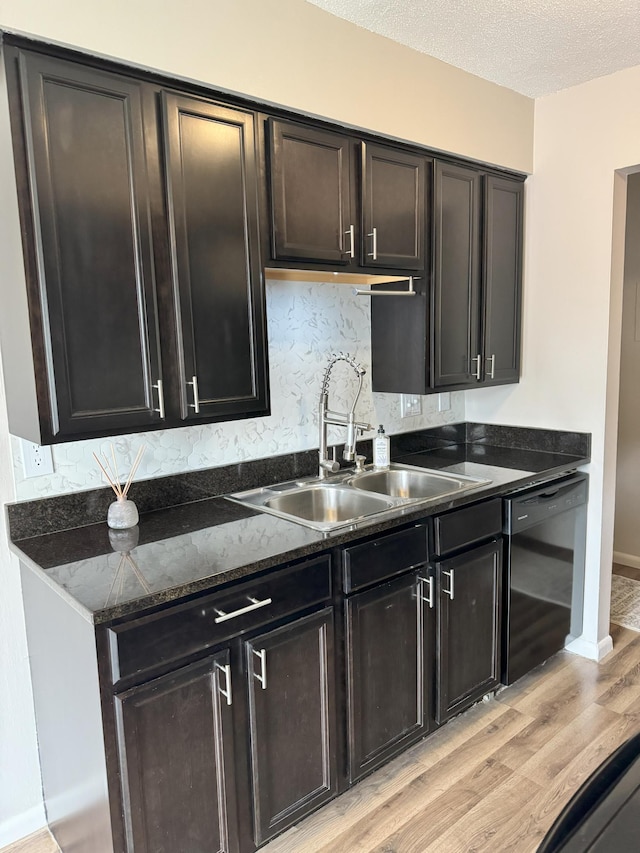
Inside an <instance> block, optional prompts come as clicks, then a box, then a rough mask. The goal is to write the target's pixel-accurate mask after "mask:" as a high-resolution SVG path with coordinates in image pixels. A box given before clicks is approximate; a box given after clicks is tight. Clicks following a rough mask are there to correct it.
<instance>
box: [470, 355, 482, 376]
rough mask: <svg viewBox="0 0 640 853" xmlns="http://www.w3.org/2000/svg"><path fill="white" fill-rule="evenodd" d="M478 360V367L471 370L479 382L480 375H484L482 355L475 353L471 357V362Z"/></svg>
mask: <svg viewBox="0 0 640 853" xmlns="http://www.w3.org/2000/svg"><path fill="white" fill-rule="evenodd" d="M474 361H476V362H477V364H476V369H475V370H472V371H471V375H472V376H474V377H475V378H476V379H477V380H478V382H479V381H480V377H481V376H482V356H481V355H480V354H478V355H474V356H473V358H472V359H471V363H472V364H473V362H474Z"/></svg>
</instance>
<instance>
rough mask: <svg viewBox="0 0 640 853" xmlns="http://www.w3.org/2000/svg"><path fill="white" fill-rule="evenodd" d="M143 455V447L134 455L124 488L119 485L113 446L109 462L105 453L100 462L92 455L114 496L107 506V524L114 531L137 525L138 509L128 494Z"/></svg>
mask: <svg viewBox="0 0 640 853" xmlns="http://www.w3.org/2000/svg"><path fill="white" fill-rule="evenodd" d="M143 453H144V445H142V446H141V447H140V448H139V449H138V453H137V454H136V458H135V460H134V462H133V465H132V466H131V470H130V471H129V476H128V477H127V479H126V482H125V484H124V486H122V485H121V484H120V478H119V477H118V465H117V463H116V454H115V451H114V449H113V445H111V460H112V461H111V462H110V461H109V459H107V455H106V454H105V453H103V454H102V461H100V459H99V458H98V456H97V455H96V454H95V453H94V454H93V458H94V459H95V460H96V462H97V463H98V466H99V467H100V470H101V471H102V473H103V474H104V476H105V477H106V478H107V482H108V483H109V485H110V486H111V488H112V489H113V492H114V494H115V496H116V500H115V501H114V502H113V503H112V504H110V505H109V509H108V511H107V524H108V525H109V527H112V528H113V529H114V530H122V529H123V528H126V527H135V525H136V524H137V523H138V519H139V516H138V507H137V506H136V505H135V503H134V502H133V501H132V500H129V498H128V494H129V489H130V488H131V483H132V482H133V478H134V477H135V474H136V471H137V470H138V466H139V465H140V461H141V460H142V454H143Z"/></svg>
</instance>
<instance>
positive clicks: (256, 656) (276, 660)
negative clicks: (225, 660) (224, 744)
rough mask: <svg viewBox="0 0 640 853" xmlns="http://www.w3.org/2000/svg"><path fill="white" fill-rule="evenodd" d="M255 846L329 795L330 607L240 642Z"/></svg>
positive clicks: (332, 784)
mask: <svg viewBox="0 0 640 853" xmlns="http://www.w3.org/2000/svg"><path fill="white" fill-rule="evenodd" d="M245 651H246V659H247V675H248V679H249V717H250V728H251V765H252V777H253V778H252V799H253V817H254V833H255V843H256V844H262V843H263V842H264V841H266V840H267V839H269V838H271V837H272V836H274V835H276V834H277V833H278V832H281V831H282V830H283V829H285V828H287V827H289V826H292V825H293V824H294V823H297V822H298V821H299V820H301V819H302V818H303V817H304V816H305V815H306V814H308V813H309V812H311V811H312V810H313V809H315V808H317V807H318V806H320V805H322V803H325V802H326V801H327V800H329V799H331V797H333V796H334V794H335V793H336V790H337V781H336V780H337V776H336V755H335V751H336V740H335V733H336V728H335V727H336V722H335V683H334V665H333V612H332V610H331V608H327V609H325V610H322V611H320V612H319V613H314V614H312V615H311V616H307V617H303V618H302V619H298V620H297V621H295V622H293V623H291V624H289V625H285V626H284V627H282V628H277V629H275V630H273V631H269V632H267V633H265V634H261V635H259V636H257V637H255V638H254V639H252V640H250V641H247V642H246V643H245Z"/></svg>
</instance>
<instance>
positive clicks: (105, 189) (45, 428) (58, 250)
mask: <svg viewBox="0 0 640 853" xmlns="http://www.w3.org/2000/svg"><path fill="white" fill-rule="evenodd" d="M18 63H19V67H14V68H13V69H12V70H13V71H14V75H15V76H14V77H13V81H14V84H15V85H14V87H13V90H12V97H13V104H12V106H13V107H14V109H13V111H12V112H13V115H14V118H15V125H14V140H15V146H14V147H15V152H16V159H17V160H18V164H20V163H22V167H23V168H22V170H21V175H20V176H19V191H20V200H21V202H22V206H21V214H22V221H23V229H22V231H23V241H24V244H23V248H24V255H25V262H26V266H27V272H28V276H27V278H28V299H29V309H30V310H29V315H30V323H31V334H32V344H33V352H34V355H33V362H32V363H33V365H34V366H35V373H36V392H37V404H38V406H37V408H38V410H39V420H40V423H39V424H37V425H33V424H31V425H30V426H31V429H29V428H28V426H27V425H25V426H24V429H21V431H20V433H19V434H24V435H26V437H28V438H33V440H35V441H39V442H40V443H45V442H52V441H62V440H69V439H71V438H80V437H85V436H87V435H92V434H94V435H103V434H109V433H115V432H126V431H130V430H134V429H143V428H153V427H157V426H160V425H162V423H163V414H164V413H163V403H162V366H161V360H160V349H159V339H158V315H157V305H156V294H155V270H154V264H153V248H152V231H151V226H150V215H149V208H150V181H151V180H152V178H151V177H150V173H149V172H150V169H152V168H153V163H154V162H157V151H156V149H155V146H154V144H153V140H148V139H145V133H144V121H145V117H144V115H143V112H144V109H145V107H144V105H143V93H142V86H141V84H139V83H137V82H136V81H135V80H130V79H127V78H125V77H120V76H118V75H116V74H110V73H106V72H101V71H98V70H95V69H92V68H87V67H83V66H81V65H78V64H76V63H71V62H65V61H63V60H59V59H53V58H49V57H47V56H42V55H40V54H29V53H26V52H25V53H21V54H20V55H19V56H18V57H17V58H16V66H17V65H18ZM19 105H21V106H22V110H23V112H22V116H23V121H22V122H20V121H19V120H18V116H19V115H20V111H19ZM15 367H16V369H19V370H23V369H25V365H23V364H21V365H15ZM32 385H33V376H31V377H30V381H29V380H25V382H24V388H25V393H26V392H27V388H29V387H30V386H32ZM10 426H11V428H12V430H13V428H14V423H10Z"/></svg>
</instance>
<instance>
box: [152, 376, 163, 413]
mask: <svg viewBox="0 0 640 853" xmlns="http://www.w3.org/2000/svg"><path fill="white" fill-rule="evenodd" d="M151 387H152V388H155V389H156V391H157V392H158V408H157V409H153V411H154V412H157V413H158V414H159V415H160V417H161V418H162V420H164V388H163V385H162V379H158V381H157V382H156V383H155V385H152V386H151Z"/></svg>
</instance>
